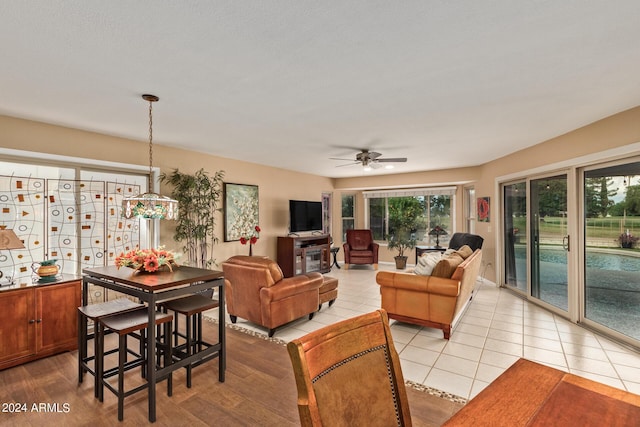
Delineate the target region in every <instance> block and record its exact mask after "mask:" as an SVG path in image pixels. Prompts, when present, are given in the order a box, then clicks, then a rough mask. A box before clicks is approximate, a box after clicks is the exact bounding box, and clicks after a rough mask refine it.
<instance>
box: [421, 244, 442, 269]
mask: <svg viewBox="0 0 640 427" xmlns="http://www.w3.org/2000/svg"><path fill="white" fill-rule="evenodd" d="M446 250H447V248H444V247H442V246H416V265H417V264H418V258H419V257H420V255H422V254H424V253H427V252H444V251H446Z"/></svg>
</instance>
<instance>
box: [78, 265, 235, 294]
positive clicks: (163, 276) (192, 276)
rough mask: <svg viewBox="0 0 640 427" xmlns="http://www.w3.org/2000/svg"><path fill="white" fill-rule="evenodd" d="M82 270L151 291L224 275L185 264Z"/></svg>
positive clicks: (100, 277) (204, 280)
mask: <svg viewBox="0 0 640 427" xmlns="http://www.w3.org/2000/svg"><path fill="white" fill-rule="evenodd" d="M82 272H83V273H84V274H86V275H87V276H91V277H96V278H99V279H106V280H113V281H114V282H118V283H121V284H124V285H129V286H133V287H136V288H140V289H145V290H148V291H151V292H154V291H158V290H162V289H167V288H172V287H175V286H180V285H188V284H190V283H194V282H206V281H210V280H214V279H220V278H222V277H224V274H223V273H222V271H217V270H207V269H204V268H195V267H185V266H180V267H178V268H174V269H173V271H159V272H155V273H145V272H138V271H135V270H133V269H131V268H127V267H122V268H117V267H116V266H113V265H109V266H106V267H92V268H85V269H83V270H82Z"/></svg>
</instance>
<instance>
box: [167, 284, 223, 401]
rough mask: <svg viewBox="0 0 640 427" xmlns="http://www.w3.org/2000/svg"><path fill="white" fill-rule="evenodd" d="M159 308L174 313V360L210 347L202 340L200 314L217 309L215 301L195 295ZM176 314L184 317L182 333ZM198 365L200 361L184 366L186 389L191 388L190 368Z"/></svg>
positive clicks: (178, 299)
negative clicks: (183, 330)
mask: <svg viewBox="0 0 640 427" xmlns="http://www.w3.org/2000/svg"><path fill="white" fill-rule="evenodd" d="M160 306H161V307H162V308H163V310H164V311H165V312H166V311H167V310H171V311H173V312H174V313H176V316H175V319H174V325H173V338H174V343H173V350H172V352H173V357H174V358H176V359H182V358H185V357H189V356H191V355H193V354H195V353H197V352H198V351H201V350H202V347H203V346H206V347H208V346H209V345H210V344H208V343H207V342H205V341H204V340H203V339H202V312H204V311H207V310H211V309H212V308H216V307H218V306H219V303H218V301H217V300H214V299H211V298H207V297H205V296H203V295H200V294H195V295H190V296H187V297H184V298H177V299H174V300H169V301H165V302H163V303H161V304H160ZM177 314H182V315H183V316H185V323H186V325H185V332H184V333H182V332H180V329H179V322H178V319H179V317H178V316H177ZM180 338H182V339H184V342H182V343H180V341H181V340H180ZM200 363H202V361H200V362H197V363H192V364H188V365H187V366H185V368H186V370H187V388H191V368H192V367H194V366H197V365H198V364H200Z"/></svg>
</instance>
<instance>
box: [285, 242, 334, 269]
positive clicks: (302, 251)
mask: <svg viewBox="0 0 640 427" xmlns="http://www.w3.org/2000/svg"><path fill="white" fill-rule="evenodd" d="M330 241H331V236H329V235H328V234H322V235H311V236H291V234H290V235H289V236H285V237H278V265H280V268H281V269H282V273H283V274H284V277H292V276H298V275H301V274H307V273H311V272H313V271H318V272H320V273H328V272H329V271H331V258H330V257H331V251H330Z"/></svg>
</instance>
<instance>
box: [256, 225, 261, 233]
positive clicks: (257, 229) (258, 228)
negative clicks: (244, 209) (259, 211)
mask: <svg viewBox="0 0 640 427" xmlns="http://www.w3.org/2000/svg"><path fill="white" fill-rule="evenodd" d="M255 230H256V231H257V232H258V233H259V232H261V231H262V230H260V226H259V225H256V228H255Z"/></svg>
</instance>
